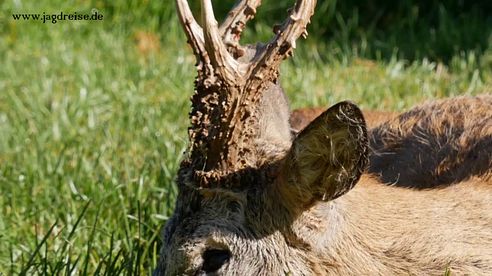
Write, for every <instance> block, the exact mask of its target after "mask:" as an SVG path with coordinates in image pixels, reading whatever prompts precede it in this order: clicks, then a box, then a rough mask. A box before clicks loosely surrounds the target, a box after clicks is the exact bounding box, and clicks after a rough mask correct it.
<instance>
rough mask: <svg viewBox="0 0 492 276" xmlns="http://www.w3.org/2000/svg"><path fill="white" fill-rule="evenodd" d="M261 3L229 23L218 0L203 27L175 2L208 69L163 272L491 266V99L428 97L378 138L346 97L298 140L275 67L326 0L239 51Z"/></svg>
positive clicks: (299, 1) (468, 270) (357, 271)
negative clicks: (220, 16) (219, 12)
mask: <svg viewBox="0 0 492 276" xmlns="http://www.w3.org/2000/svg"><path fill="white" fill-rule="evenodd" d="M260 2H261V1H260V0H242V1H239V2H238V3H237V4H236V6H235V7H234V8H233V9H232V11H231V12H230V13H229V15H228V17H227V18H226V19H225V21H224V23H223V24H222V25H221V26H220V27H219V26H218V25H217V21H216V20H215V18H214V14H213V10H212V4H211V0H201V5H202V18H203V24H202V26H200V25H199V24H198V23H197V22H196V21H195V19H194V18H193V15H192V13H191V10H190V8H189V6H188V3H187V1H186V0H176V4H177V8H178V14H179V17H180V20H181V23H182V25H183V27H184V30H185V33H186V35H187V37H188V42H189V43H190V44H191V46H192V49H193V51H194V54H195V55H196V57H197V60H198V62H197V63H198V64H197V67H198V76H197V79H196V82H195V86H196V90H195V93H194V95H193V97H192V99H191V101H192V110H191V112H190V120H191V126H190V128H189V138H190V146H189V150H188V153H187V155H186V156H185V158H184V160H183V161H182V163H181V166H180V169H179V172H178V177H177V185H178V188H179V193H178V197H177V202H176V207H175V210H174V214H173V216H172V217H171V218H170V220H169V221H168V222H167V224H166V226H165V228H164V237H163V246H162V249H161V257H160V260H159V264H158V267H157V268H156V271H155V274H156V275H204V274H211V275H286V274H289V275H395V274H397V275H401V274H414V275H430V274H433V275H442V274H443V273H444V272H445V271H446V269H450V270H451V272H452V273H457V274H471V275H478V274H487V273H490V272H491V271H492V202H491V200H492V196H491V195H492V194H491V191H492V180H491V166H492V164H491V161H492V156H491V155H492V151H491V149H492V97H491V96H481V97H475V98H472V97H462V98H455V99H450V100H444V101H437V102H431V103H428V104H425V105H422V106H420V107H417V108H414V109H412V110H410V111H408V112H406V113H403V114H401V115H399V116H397V117H395V118H393V119H391V120H389V121H387V122H385V123H383V124H381V125H379V126H378V127H376V128H373V129H371V130H370V131H369V135H368V131H367V130H366V123H365V121H364V117H363V114H362V113H361V111H360V110H359V109H358V108H357V106H355V105H354V104H352V103H350V102H342V103H338V104H336V105H335V106H333V107H331V108H330V109H328V110H327V111H325V112H324V113H322V114H321V115H320V116H318V117H317V118H316V119H315V120H314V121H312V122H311V123H310V124H309V125H308V126H307V127H306V128H304V129H303V130H302V131H301V132H300V133H298V134H297V135H295V137H294V136H293V135H292V134H291V131H290V125H289V122H288V121H289V108H288V103H287V99H286V98H285V96H284V95H283V92H282V89H281V88H280V86H279V83H278V70H279V65H280V63H281V61H282V60H283V59H285V58H286V57H288V56H289V55H290V54H291V53H292V50H293V48H295V41H296V39H297V38H298V37H299V36H301V35H304V36H305V35H306V34H307V33H306V25H307V24H308V22H309V20H310V17H311V15H312V14H313V12H314V7H315V5H316V1H315V0H296V3H295V6H294V8H293V9H292V10H291V11H290V15H289V17H288V18H287V20H286V21H285V22H284V23H283V24H282V25H281V26H280V27H279V28H277V29H276V34H275V37H274V38H273V39H272V40H271V41H270V42H269V43H267V44H266V45H261V44H258V45H256V46H247V47H242V46H240V45H239V38H240V35H241V32H242V30H243V28H244V25H245V24H246V22H247V21H248V20H249V19H251V18H252V17H253V16H254V15H255V11H256V8H257V6H259V4H260ZM202 27H203V28H202ZM368 161H369V171H368V172H365V169H366V167H367V165H368ZM357 183H358V185H356V184H357Z"/></svg>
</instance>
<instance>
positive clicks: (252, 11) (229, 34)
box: [220, 0, 261, 57]
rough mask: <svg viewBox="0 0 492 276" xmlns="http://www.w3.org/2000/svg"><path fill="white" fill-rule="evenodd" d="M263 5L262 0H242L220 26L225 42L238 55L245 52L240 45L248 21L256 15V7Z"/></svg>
mask: <svg viewBox="0 0 492 276" xmlns="http://www.w3.org/2000/svg"><path fill="white" fill-rule="evenodd" d="M260 5H261V0H241V1H238V2H237V3H236V5H235V6H234V8H232V10H231V11H230V12H229V14H228V15H227V18H226V19H225V20H224V22H223V23H222V25H221V26H220V33H221V35H222V40H223V41H224V43H225V44H226V45H227V46H228V47H230V48H232V49H231V50H230V51H235V55H236V56H237V57H241V56H242V55H243V54H244V52H243V50H242V49H241V48H240V47H239V39H240V38H241V34H242V32H243V30H244V27H245V26H246V23H247V22H248V21H249V20H250V19H252V18H254V17H255V15H256V8H257V7H258V6H260Z"/></svg>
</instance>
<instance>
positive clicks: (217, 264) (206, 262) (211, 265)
mask: <svg viewBox="0 0 492 276" xmlns="http://www.w3.org/2000/svg"><path fill="white" fill-rule="evenodd" d="M202 258H203V265H202V271H203V272H205V273H212V272H216V271H217V270H219V269H220V268H221V267H222V266H223V265H224V264H225V263H227V262H228V261H229V259H230V258H231V252H230V251H229V250H224V249H207V250H205V252H203V255H202Z"/></svg>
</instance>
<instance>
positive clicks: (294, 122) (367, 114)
mask: <svg viewBox="0 0 492 276" xmlns="http://www.w3.org/2000/svg"><path fill="white" fill-rule="evenodd" d="M325 110H326V108H322V107H312V108H299V109H295V110H293V111H292V113H291V114H290V119H289V120H290V125H291V128H292V130H294V131H295V132H298V131H300V130H302V129H303V128H305V127H306V126H307V125H308V124H309V123H310V122H312V121H313V120H314V119H315V118H316V117H318V116H319V115H320V114H321V113H323V112H324V111H325ZM362 113H364V118H365V119H366V123H367V127H368V128H373V127H375V126H377V125H379V124H381V123H383V122H386V121H388V120H389V119H391V118H393V117H395V116H396V115H397V113H395V112H391V111H379V110H363V111H362Z"/></svg>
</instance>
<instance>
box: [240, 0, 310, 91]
mask: <svg viewBox="0 0 492 276" xmlns="http://www.w3.org/2000/svg"><path fill="white" fill-rule="evenodd" d="M315 7H316V0H297V1H296V4H295V6H294V8H293V9H292V10H291V12H290V16H289V18H287V20H285V21H284V23H283V24H282V25H281V26H280V29H278V30H277V31H276V36H275V37H274V38H273V40H272V41H271V42H269V43H268V45H266V47H265V48H264V49H263V50H262V52H261V53H260V54H259V55H258V56H257V58H255V59H254V60H253V61H252V63H251V65H250V67H249V68H250V69H249V71H250V77H249V79H250V80H252V82H251V83H250V85H249V86H251V85H255V86H256V85H261V83H265V81H267V80H272V79H274V78H276V76H277V73H278V68H279V66H280V63H281V62H282V60H284V59H285V58H287V57H288V56H291V55H292V53H293V50H294V49H295V48H296V40H297V39H298V38H299V36H301V35H302V36H303V37H304V38H306V37H307V31H306V26H307V25H308V24H309V23H310V18H311V16H312V15H313V14H314V8H315ZM254 80H260V81H259V82H258V81H254ZM250 88H251V87H250ZM253 90H254V89H253Z"/></svg>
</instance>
